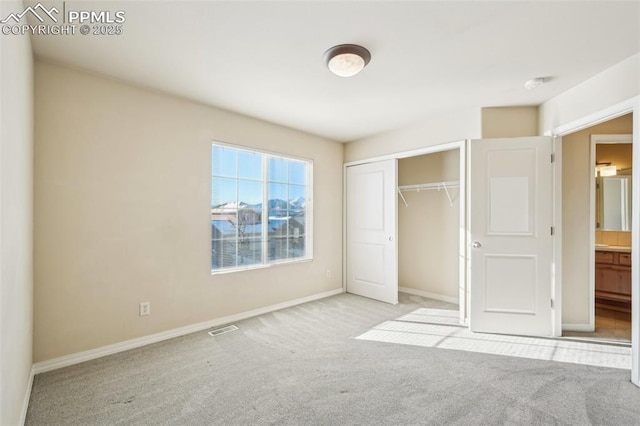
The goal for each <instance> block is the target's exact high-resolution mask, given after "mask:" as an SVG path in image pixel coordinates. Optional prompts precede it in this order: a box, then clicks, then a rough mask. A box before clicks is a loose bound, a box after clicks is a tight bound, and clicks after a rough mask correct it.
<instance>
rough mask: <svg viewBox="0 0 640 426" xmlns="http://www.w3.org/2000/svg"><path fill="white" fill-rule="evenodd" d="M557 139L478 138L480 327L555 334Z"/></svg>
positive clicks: (475, 196)
mask: <svg viewBox="0 0 640 426" xmlns="http://www.w3.org/2000/svg"><path fill="white" fill-rule="evenodd" d="M552 143H553V142H552V139H551V138H549V137H531V138H514V139H484V140H474V141H471V143H470V148H469V151H470V152H469V163H468V164H469V169H470V170H469V175H468V176H469V187H468V188H469V204H468V206H469V234H470V238H469V244H471V248H470V260H471V272H470V283H469V284H470V312H469V314H470V317H469V325H470V329H471V330H472V331H477V332H487V333H502V334H517V335H530V336H551V335H552V334H553V330H552V324H553V321H552V309H551V304H552V260H553V237H552V236H551V231H552V230H551V226H552V219H553V186H552V185H553V177H552V172H553V170H552V164H551V162H552V160H551V153H552V147H553V145H552Z"/></svg>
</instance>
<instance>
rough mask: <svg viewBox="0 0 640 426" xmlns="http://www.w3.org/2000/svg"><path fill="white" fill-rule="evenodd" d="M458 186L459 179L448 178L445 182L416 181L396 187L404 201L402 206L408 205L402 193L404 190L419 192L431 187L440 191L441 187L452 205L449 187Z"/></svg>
mask: <svg viewBox="0 0 640 426" xmlns="http://www.w3.org/2000/svg"><path fill="white" fill-rule="evenodd" d="M459 187H460V181H459V180H450V181H447V182H430V183H418V184H414V185H402V186H399V187H398V194H400V197H401V198H402V201H403V202H404V206H405V207H408V206H409V205H408V204H407V200H405V198H404V196H403V195H402V193H403V192H404V191H416V192H420V191H427V190H431V189H437V190H438V191H440V190H441V189H444V192H445V193H446V194H447V198H448V199H449V205H450V206H452V205H453V199H452V198H451V194H449V188H459Z"/></svg>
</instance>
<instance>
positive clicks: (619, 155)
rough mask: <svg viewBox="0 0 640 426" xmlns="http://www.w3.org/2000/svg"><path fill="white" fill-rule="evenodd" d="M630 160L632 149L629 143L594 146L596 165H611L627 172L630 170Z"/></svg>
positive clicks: (631, 158)
mask: <svg viewBox="0 0 640 426" xmlns="http://www.w3.org/2000/svg"><path fill="white" fill-rule="evenodd" d="M630 125H631V124H630ZM632 160H633V148H632V144H630V143H616V144H605V143H601V144H596V162H597V163H611V165H612V166H616V168H617V169H618V170H621V169H622V170H627V169H630V168H631V166H632V163H633V161H632Z"/></svg>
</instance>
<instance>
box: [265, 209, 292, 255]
mask: <svg viewBox="0 0 640 426" xmlns="http://www.w3.org/2000/svg"><path fill="white" fill-rule="evenodd" d="M287 222H288V220H287V218H286V217H284V218H274V217H270V218H269V240H268V247H269V260H271V261H278V260H282V259H286V258H287V228H288V226H287Z"/></svg>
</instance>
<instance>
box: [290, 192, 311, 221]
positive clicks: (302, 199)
mask: <svg viewBox="0 0 640 426" xmlns="http://www.w3.org/2000/svg"><path fill="white" fill-rule="evenodd" d="M306 207H307V189H306V187H304V186H302V185H289V214H290V215H292V216H297V215H299V213H300V212H302V214H304V210H305V209H306Z"/></svg>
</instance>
